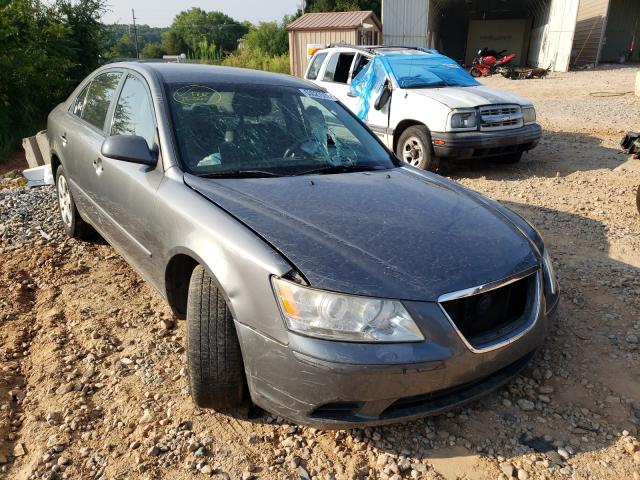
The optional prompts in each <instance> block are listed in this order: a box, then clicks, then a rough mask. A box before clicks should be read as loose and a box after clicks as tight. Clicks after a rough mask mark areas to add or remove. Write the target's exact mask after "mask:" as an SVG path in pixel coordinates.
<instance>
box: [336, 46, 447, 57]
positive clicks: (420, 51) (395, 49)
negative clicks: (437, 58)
mask: <svg viewBox="0 0 640 480" xmlns="http://www.w3.org/2000/svg"><path fill="white" fill-rule="evenodd" d="M329 49H335V50H342V51H346V50H356V51H361V52H365V53H369V54H371V55H394V54H411V55H438V54H439V52H438V51H437V50H433V49H429V48H420V47H405V46H395V45H349V44H345V43H335V44H331V45H329Z"/></svg>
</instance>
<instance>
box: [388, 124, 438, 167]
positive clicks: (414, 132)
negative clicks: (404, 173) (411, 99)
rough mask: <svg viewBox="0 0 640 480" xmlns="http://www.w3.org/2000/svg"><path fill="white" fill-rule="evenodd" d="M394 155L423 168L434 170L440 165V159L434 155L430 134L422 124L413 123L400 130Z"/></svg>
mask: <svg viewBox="0 0 640 480" xmlns="http://www.w3.org/2000/svg"><path fill="white" fill-rule="evenodd" d="M396 155H397V156H398V158H400V160H402V161H403V162H406V163H408V164H409V165H413V166H414V167H417V168H421V169H423V170H429V171H431V172H435V171H437V170H438V168H439V167H440V159H439V158H438V157H436V156H435V155H434V153H433V148H432V146H431V134H430V133H429V129H428V128H427V127H425V126H424V125H414V126H413V127H409V128H407V129H406V130H405V131H404V132H402V135H400V138H399V139H398V145H397V147H396Z"/></svg>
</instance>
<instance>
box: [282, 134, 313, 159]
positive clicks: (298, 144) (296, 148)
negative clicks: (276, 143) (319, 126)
mask: <svg viewBox="0 0 640 480" xmlns="http://www.w3.org/2000/svg"><path fill="white" fill-rule="evenodd" d="M307 142H314V143H318V140H317V139H316V137H312V136H308V137H304V138H301V139H300V140H296V141H295V142H294V143H292V144H291V145H289V146H288V147H287V149H286V150H285V152H284V154H283V155H282V158H285V159H286V158H292V157H294V156H295V154H296V152H298V153H302V154H305V155H309V153H308V152H305V151H304V150H302V146H303V145H304V144H305V143H307Z"/></svg>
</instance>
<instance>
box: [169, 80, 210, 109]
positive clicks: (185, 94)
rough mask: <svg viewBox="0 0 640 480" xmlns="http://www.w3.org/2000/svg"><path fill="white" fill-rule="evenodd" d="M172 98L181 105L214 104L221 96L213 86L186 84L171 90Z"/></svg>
mask: <svg viewBox="0 0 640 480" xmlns="http://www.w3.org/2000/svg"><path fill="white" fill-rule="evenodd" d="M173 99H174V100H175V101H176V102H177V103H181V104H183V105H189V106H196V105H216V104H218V103H220V100H221V99H222V96H221V95H220V93H218V92H216V91H215V90H214V89H213V88H210V87H206V86H204V85H187V86H186V87H181V88H179V89H177V90H176V91H175V92H173Z"/></svg>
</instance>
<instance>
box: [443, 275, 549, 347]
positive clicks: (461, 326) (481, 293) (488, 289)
mask: <svg viewBox="0 0 640 480" xmlns="http://www.w3.org/2000/svg"><path fill="white" fill-rule="evenodd" d="M540 292H541V274H540V272H539V270H538V269H537V268H535V269H530V270H528V271H526V272H523V273H521V274H519V275H516V276H514V277H511V278H510V279H506V280H501V281H498V282H494V283H492V284H486V285H482V286H479V287H474V288H470V289H467V290H461V291H459V292H453V293H449V294H445V295H442V296H440V298H439V299H438V303H439V305H440V308H441V310H442V311H443V312H444V314H445V315H446V317H447V318H448V319H449V321H450V322H451V324H452V326H453V327H454V329H455V330H456V331H457V332H458V334H459V335H460V337H461V338H462V340H463V341H464V342H465V343H466V344H467V346H468V347H469V348H470V349H471V350H472V351H475V352H481V351H488V350H493V349H495V348H498V347H500V346H502V345H505V344H507V343H510V342H512V341H515V340H516V339H517V338H519V337H520V336H522V335H523V334H524V333H526V332H527V331H528V330H530V329H531V328H532V327H533V325H534V324H535V322H536V320H537V318H538V315H539V312H540V306H541V296H540V295H541V293H540Z"/></svg>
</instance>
